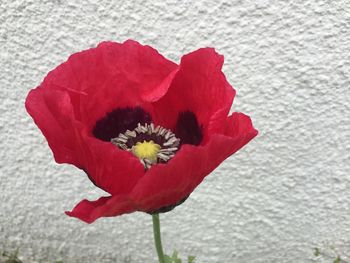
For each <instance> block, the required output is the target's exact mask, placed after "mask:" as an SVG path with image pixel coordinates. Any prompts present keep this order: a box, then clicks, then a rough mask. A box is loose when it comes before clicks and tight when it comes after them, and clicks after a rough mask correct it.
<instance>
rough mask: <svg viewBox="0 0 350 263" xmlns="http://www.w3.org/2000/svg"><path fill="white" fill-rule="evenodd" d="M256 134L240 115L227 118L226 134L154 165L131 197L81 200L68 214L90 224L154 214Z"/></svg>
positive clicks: (191, 187) (190, 188)
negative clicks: (109, 219)
mask: <svg viewBox="0 0 350 263" xmlns="http://www.w3.org/2000/svg"><path fill="white" fill-rule="evenodd" d="M256 135H257V131H256V130H255V129H254V128H253V126H252V123H251V120H250V118H249V117H248V116H246V115H244V114H242V113H234V114H232V115H231V116H230V117H228V118H227V122H226V129H225V135H222V134H215V135H213V136H212V137H211V138H210V140H209V141H208V143H207V144H206V145H204V146H197V147H196V146H191V145H184V146H182V148H181V150H180V151H179V152H178V153H177V154H176V155H175V157H174V158H173V159H172V160H171V161H170V162H168V163H167V164H160V165H156V166H153V167H152V168H151V169H150V170H149V171H148V172H147V174H146V175H145V176H144V177H143V178H141V179H140V180H139V182H138V184H137V185H136V187H135V188H134V189H133V191H132V193H131V194H127V195H115V196H111V197H101V198H100V199H98V200H96V201H88V200H83V201H81V202H80V203H79V204H78V205H77V206H76V207H75V208H74V209H73V211H72V212H66V213H67V215H69V216H73V217H77V218H79V219H81V220H83V221H85V222H87V223H92V222H93V221H95V220H96V219H98V218H99V217H109V216H117V215H121V214H125V213H131V212H134V211H146V212H147V211H152V210H153V211H154V210H156V209H158V208H161V207H164V206H167V205H172V204H174V203H177V202H178V201H180V200H182V199H183V198H185V197H186V196H188V195H189V194H190V193H191V192H192V191H193V190H194V189H195V188H196V186H197V185H198V184H199V183H200V182H201V181H202V180H203V179H204V177H205V176H206V175H208V174H209V173H210V172H211V171H212V170H214V169H215V168H216V167H217V166H218V165H219V164H220V163H221V162H222V161H223V160H225V159H226V158H227V157H229V156H230V155H231V154H233V153H234V152H236V151H238V150H239V149H240V148H242V147H243V146H244V145H245V144H247V143H248V142H249V141H250V140H251V139H252V138H254V137H255V136H256Z"/></svg>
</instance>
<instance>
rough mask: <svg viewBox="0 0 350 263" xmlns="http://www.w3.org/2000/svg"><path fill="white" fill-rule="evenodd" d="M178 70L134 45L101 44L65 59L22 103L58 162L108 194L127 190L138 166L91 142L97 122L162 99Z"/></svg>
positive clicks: (125, 156)
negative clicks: (80, 171) (84, 175)
mask: <svg viewBox="0 0 350 263" xmlns="http://www.w3.org/2000/svg"><path fill="white" fill-rule="evenodd" d="M177 68H178V66H177V65H176V64H174V63H173V62H171V61H169V60H167V59H165V58H164V57H163V56H161V55H160V54H159V53H158V52H157V51H156V50H154V49H153V48H151V47H149V46H142V45H140V44H139V43H137V42H135V41H131V40H129V41H126V42H124V43H122V44H119V43H113V42H104V43H101V44H100V45H99V46H98V47H96V48H92V49H89V50H85V51H82V52H79V53H76V54H73V55H72V56H70V58H69V59H68V61H67V62H65V63H63V64H61V65H60V66H58V67H57V68H56V69H54V70H53V71H51V72H50V73H49V74H48V76H47V77H46V78H45V80H44V81H43V83H42V84H41V85H40V87H38V88H36V89H34V90H32V91H31V92H30V93H29V95H28V97H27V99H26V108H27V111H28V113H29V114H30V115H31V116H32V117H33V119H34V121H35V123H36V124H37V125H38V127H39V128H40V130H41V131H42V132H43V134H44V136H45V137H46V138H47V141H48V143H49V146H50V148H51V149H52V151H53V154H54V156H55V160H56V161H57V162H58V163H70V164H74V165H76V166H77V167H78V168H81V169H83V170H84V171H86V172H87V174H88V176H89V178H90V179H91V180H92V181H93V182H94V183H95V184H96V185H97V186H98V187H100V188H102V189H104V190H105V191H107V192H109V193H110V194H115V193H124V192H127V191H129V190H130V189H132V188H133V186H134V184H135V183H136V182H137V180H138V179H139V178H140V177H141V176H142V175H143V174H144V169H143V167H142V165H141V164H140V162H139V161H138V160H137V159H136V158H135V157H134V156H132V155H131V154H130V153H127V152H125V151H121V150H119V149H118V148H117V147H116V146H114V145H112V144H111V143H106V142H103V141H100V140H97V139H96V138H93V135H92V130H93V127H94V125H95V123H96V121H97V120H99V119H100V118H102V117H104V116H105V115H106V114H107V113H108V112H109V111H111V110H113V109H115V108H118V107H121V108H123V107H137V106H142V107H143V108H145V109H146V110H149V111H151V110H152V106H151V101H153V100H157V99H158V98H159V97H161V96H163V95H164V94H165V93H166V91H167V90H168V88H169V85H170V83H171V80H172V78H173V76H174V75H175V72H176V71H177Z"/></svg>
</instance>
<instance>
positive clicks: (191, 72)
mask: <svg viewBox="0 0 350 263" xmlns="http://www.w3.org/2000/svg"><path fill="white" fill-rule="evenodd" d="M222 64H223V56H221V55H219V54H218V53H216V52H215V50H214V49H212V48H202V49H199V50H197V51H194V52H192V53H189V54H187V55H185V56H183V57H182V59H181V63H180V65H176V64H175V63H173V62H171V61H169V60H167V59H165V58H164V57H163V56H161V55H160V54H159V53H158V52H157V51H156V50H154V49H153V48H151V47H149V46H143V45H141V44H139V43H138V42H136V41H132V40H128V41H126V42H124V43H122V44H119V43H113V42H103V43H101V44H100V45H98V46H97V47H96V48H92V49H89V50H86V51H82V52H79V53H76V54H73V55H72V56H70V58H69V59H68V60H67V61H66V62H64V63H63V64H61V65H60V66H58V67H57V68H56V69H54V70H53V71H51V72H50V73H49V74H48V75H47V76H46V78H45V79H44V81H43V82H42V83H41V84H40V86H39V87H37V88H36V89H33V90H31V91H30V93H29V94H28V97H27V99H26V109H27V111H28V113H29V114H30V115H31V116H32V118H33V120H34V122H35V123H36V124H37V126H38V127H39V128H40V130H41V131H42V133H43V134H44V136H45V137H46V139H47V141H48V144H49V146H50V148H51V149H52V152H53V154H54V157H55V160H56V162H58V163H69V164H73V165H75V166H76V167H78V168H80V169H83V170H84V171H85V172H86V173H87V174H88V176H89V178H90V179H91V181H92V182H93V183H94V184H95V185H96V186H98V187H100V188H101V189H103V190H105V191H106V192H108V193H109V196H106V197H101V198H100V199H98V200H96V201H88V200H83V201H81V202H80V203H79V204H78V205H77V206H76V207H75V208H74V209H73V210H72V211H71V212H66V213H67V215H69V216H73V217H77V218H79V219H81V220H83V221H85V222H87V223H92V222H94V221H95V220H96V219H98V218H100V217H108V216H117V215H121V214H124V213H131V212H134V211H144V212H149V213H151V212H154V211H158V210H159V209H160V210H161V209H162V208H166V207H169V206H172V205H174V204H178V203H179V202H181V201H183V200H184V199H186V198H187V197H188V196H189V195H190V194H191V192H192V191H193V190H194V189H195V188H196V187H197V186H198V184H200V182H201V181H202V180H203V179H204V177H205V176H207V175H208V174H209V173H210V172H211V171H213V170H214V169H215V168H216V167H217V166H218V165H219V164H220V163H221V162H222V161H224V160H225V159H226V158H227V157H229V156H230V155H232V154H233V153H235V152H236V151H238V150H239V149H240V148H242V147H243V146H244V145H245V144H247V143H248V142H249V141H250V140H251V139H253V138H254V137H255V136H256V135H257V130H256V129H254V127H253V125H252V122H251V120H250V118H249V117H248V116H246V115H244V114H243V113H233V114H231V115H230V116H228V113H229V110H230V107H231V105H232V102H233V98H234V95H235V90H234V89H233V88H232V87H231V86H230V84H229V83H228V82H227V80H226V78H225V76H224V74H223V73H222V71H221V68H222ZM116 109H117V110H116ZM150 121H152V123H154V124H155V125H161V126H162V127H165V128H167V129H169V130H172V131H174V132H175V133H176V135H177V136H178V137H179V138H180V139H181V141H182V142H183V143H182V144H181V147H180V149H179V150H178V151H177V152H176V154H175V156H174V157H173V158H172V159H171V160H169V161H168V162H167V163H165V164H156V165H154V166H152V167H151V168H150V169H149V170H145V169H144V167H143V166H142V164H141V163H140V161H139V159H138V158H137V157H136V156H134V155H132V154H131V153H130V152H127V151H124V150H121V149H119V148H118V147H116V146H115V145H113V144H112V143H111V142H110V140H109V139H110V138H111V136H113V133H117V134H118V133H119V132H124V131H125V130H126V127H128V128H130V127H134V126H135V125H137V122H145V123H147V122H150ZM98 123H99V124H98ZM97 128H98V129H97ZM112 128H113V129H112ZM134 128H135V127H134ZM114 136H115V135H114Z"/></svg>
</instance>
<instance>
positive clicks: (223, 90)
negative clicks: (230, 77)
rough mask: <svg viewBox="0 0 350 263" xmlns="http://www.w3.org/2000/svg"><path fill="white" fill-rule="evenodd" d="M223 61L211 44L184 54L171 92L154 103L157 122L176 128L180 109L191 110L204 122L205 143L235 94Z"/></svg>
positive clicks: (222, 118)
mask: <svg viewBox="0 0 350 263" xmlns="http://www.w3.org/2000/svg"><path fill="white" fill-rule="evenodd" d="M223 61H224V58H223V56H221V55H219V54H218V53H216V52H215V50H214V49H212V48H203V49H199V50H197V51H195V52H192V53H190V54H188V55H185V56H183V57H182V59H181V64H180V68H179V71H178V72H177V74H176V76H175V77H174V79H173V82H172V84H171V86H170V88H169V90H168V92H167V93H166V94H165V96H163V97H162V98H161V99H160V100H159V101H157V102H156V103H155V104H154V106H155V108H156V109H157V111H156V114H157V113H158V114H157V115H156V117H155V119H156V122H157V123H160V124H162V125H163V126H165V127H167V128H170V129H173V128H174V126H175V123H176V120H177V117H178V114H179V112H182V111H191V112H193V113H195V115H196V117H197V119H198V121H199V123H200V124H201V125H203V126H204V134H205V136H206V138H204V141H203V142H204V143H205V141H206V139H207V135H208V132H217V131H219V130H218V129H219V128H220V125H217V123H223V122H224V121H225V119H226V117H227V115H228V112H229V110H230V107H231V105H232V101H233V98H234V95H235V90H234V89H233V88H232V87H231V86H230V84H229V83H228V82H227V80H226V78H225V76H224V74H223V73H222V71H221V68H222V64H223ZM207 131H208V132H207Z"/></svg>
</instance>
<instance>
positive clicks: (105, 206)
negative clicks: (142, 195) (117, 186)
mask: <svg viewBox="0 0 350 263" xmlns="http://www.w3.org/2000/svg"><path fill="white" fill-rule="evenodd" d="M134 211H135V207H134V204H133V202H131V201H130V200H129V199H128V198H127V197H125V196H122V195H118V196H108V197H101V198H99V199H98V200H96V201H89V200H86V199H85V200H83V201H81V202H80V203H79V204H77V205H76V206H75V207H74V209H73V210H72V211H70V212H68V211H66V214H67V215H68V216H71V217H76V218H79V219H80V220H82V221H84V222H86V223H88V224H91V223H92V222H94V221H95V220H96V219H98V218H100V217H110V216H117V215H121V214H126V213H131V212H134Z"/></svg>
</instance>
